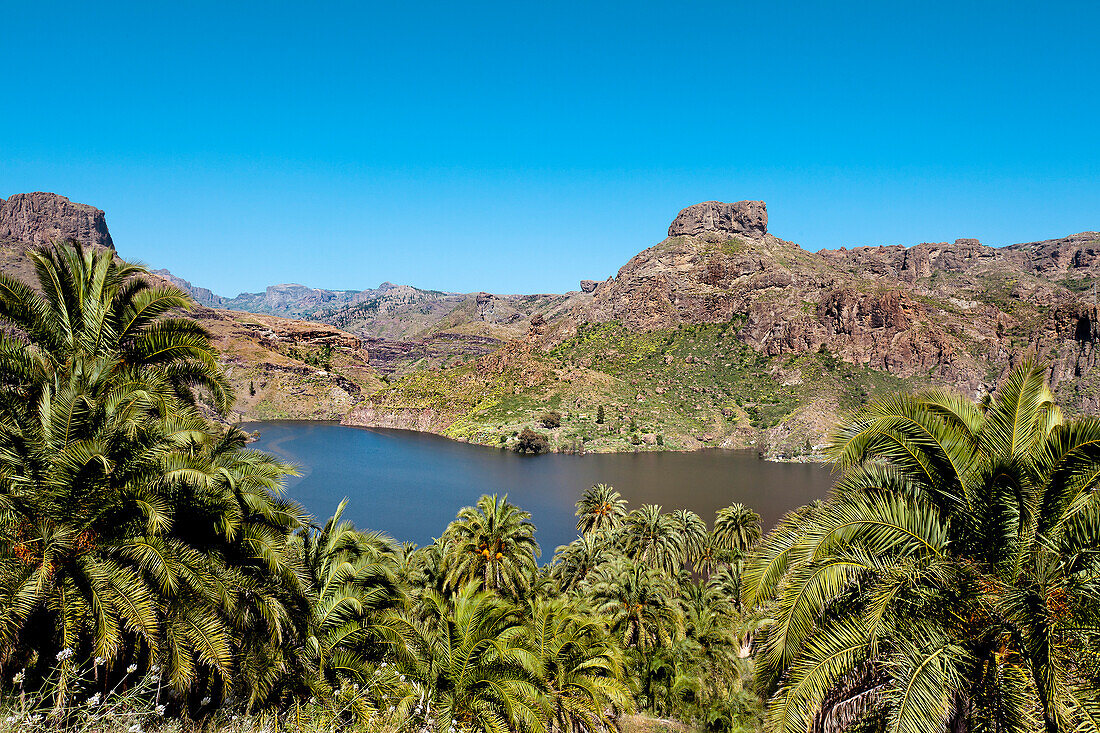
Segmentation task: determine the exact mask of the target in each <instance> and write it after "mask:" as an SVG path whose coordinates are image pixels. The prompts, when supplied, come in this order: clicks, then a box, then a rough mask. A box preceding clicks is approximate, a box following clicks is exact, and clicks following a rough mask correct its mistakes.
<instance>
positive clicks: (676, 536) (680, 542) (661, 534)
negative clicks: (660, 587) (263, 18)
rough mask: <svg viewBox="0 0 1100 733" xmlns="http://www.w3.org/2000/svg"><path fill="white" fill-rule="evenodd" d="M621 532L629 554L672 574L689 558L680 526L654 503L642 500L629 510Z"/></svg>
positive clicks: (624, 545) (625, 548)
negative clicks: (640, 504) (633, 508)
mask: <svg viewBox="0 0 1100 733" xmlns="http://www.w3.org/2000/svg"><path fill="white" fill-rule="evenodd" d="M621 534H622V538H623V548H624V550H625V551H626V553H627V554H628V555H629V556H630V557H632V558H634V559H635V560H637V561H638V562H641V563H644V564H646V565H649V566H650V567H653V568H660V569H661V570H664V571H665V572H666V573H668V574H669V575H674V574H676V573H678V572H679V571H680V568H682V567H683V566H684V563H685V562H686V560H687V557H686V553H685V548H684V533H683V531H682V528H681V526H680V525H679V524H678V523H677V521H676V520H675V519H673V517H672V516H671V515H669V514H663V513H662V512H661V507H659V506H656V505H654V504H643V505H642V506H641V507H639V508H638V509H635V510H634V511H632V512H630V514H628V515H627V517H626V522H625V524H624V526H623V528H622V530H621Z"/></svg>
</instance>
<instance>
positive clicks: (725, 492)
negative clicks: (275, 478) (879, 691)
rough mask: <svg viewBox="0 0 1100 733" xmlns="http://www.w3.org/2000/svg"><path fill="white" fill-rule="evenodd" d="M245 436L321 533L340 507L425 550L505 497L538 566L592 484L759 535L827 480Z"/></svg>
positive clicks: (723, 466) (328, 438)
mask: <svg viewBox="0 0 1100 733" xmlns="http://www.w3.org/2000/svg"><path fill="white" fill-rule="evenodd" d="M242 427H243V428H244V429H245V430H248V431H259V433H260V438H259V440H258V441H257V442H255V443H253V444H252V446H251V447H254V448H257V449H259V450H263V451H267V452H269V453H273V454H275V455H277V456H278V457H279V458H281V459H283V460H286V461H290V462H291V463H294V464H295V465H296V466H297V467H298V469H299V470H300V471H301V474H302V475H301V476H299V477H291V478H290V479H289V480H288V482H287V489H288V493H289V496H290V497H291V498H293V499H295V500H296V501H298V502H300V503H301V504H302V505H303V506H305V508H306V510H307V511H309V512H310V513H311V514H313V515H314V516H315V517H317V518H318V520H319V522H321V523H323V522H324V520H325V519H326V518H327V517H329V516H330V515H331V514H332V512H333V511H334V510H335V509H336V506H337V505H338V504H339V503H340V501H341V499H343V498H344V497H345V496H346V497H348V499H349V503H348V508H347V510H346V511H345V514H344V516H345V518H346V519H350V520H351V521H352V522H354V523H355V526H356V527H358V528H359V529H373V530H380V531H383V532H385V533H386V534H388V535H390V536H391V537H394V538H395V539H397V540H399V541H411V542H415V543H417V544H418V545H423V544H426V543H430V542H431V541H432V539H433V538H435V537H438V536H440V534H442V533H443V530H444V529H445V528H446V527H447V524H448V523H449V522H450V521H451V520H452V519H454V517H455V514H457V513H458V510H459V509H460V508H461V507H463V506H468V505H472V504H474V503H476V502H477V499H478V497H480V496H481V495H482V494H500V495H503V494H507V495H508V499H509V501H511V502H512V503H513V504H516V505H517V506H519V507H521V508H523V509H525V510H527V511H529V512H531V515H532V516H531V520H532V521H533V522H534V523H535V526H536V527H537V529H538V531H537V532H536V535H535V537H536V539H537V540H538V541H539V544H540V546H541V547H542V556H543V560H548V559H549V558H550V557H551V556H552V555H553V553H554V548H555V547H557V546H558V545H562V544H565V543H567V542H569V541H571V540H572V539H574V538H575V537H576V536H577V531H576V521H577V520H576V517H575V516H574V512H575V511H576V507H575V506H574V504H575V503H576V501H577V499H579V498H580V496H581V494H583V493H584V490H585V489H587V488H588V487H590V486H592V485H593V484H596V483H605V484H611V485H612V486H614V487H615V488H616V489H617V490H618V491H619V493H621V494H622V495H623V498H624V499H626V500H627V501H628V502H629V504H628V509H633V508H636V507H638V506H640V505H642V504H659V505H661V506H662V507H664V510H665V511H673V510H675V509H681V508H683V509H690V510H692V511H694V512H696V513H697V514H698V515H699V516H701V517H702V518H703V519H704V520H705V521H706V522H707V524H708V525H711V524H713V521H714V513H715V511H716V510H718V509H720V508H722V507H724V506H728V505H729V504H731V503H732V502H735V501H740V502H742V503H743V504H745V505H747V506H749V507H750V508H752V509H753V510H755V511H756V512H757V513H759V514H760V516H761V518H762V521H763V525H764V529H765V531H766V530H767V529H769V528H770V527H772V526H774V525H775V523H776V522H777V521H778V520H779V519H780V518H781V517H782V516H783V515H784V514H785V513H787V512H788V511H790V510H792V509H795V508H797V507H799V506H801V505H803V504H806V503H808V502H810V501H813V500H814V499H820V498H824V496H825V495H826V493H827V492H828V490H829V487H830V486H831V485H832V481H833V477H832V474H831V472H830V470H829V469H828V467H826V466H822V465H819V464H812V463H771V462H768V461H762V460H760V459H759V458H757V456H756V454H755V453H752V452H748V451H726V450H716V449H715V450H704V451H696V452H691V453H674V452H660V453H604V454H589V455H586V456H570V455H562V454H549V455H541V456H525V455H519V454H517V453H513V452H511V451H505V450H499V449H496V448H489V447H485V446H479V445H469V444H467V443H458V442H456V441H452V440H448V439H446V438H441V437H439V436H436V435H431V434H428V433H416V432H410V431H405V430H377V429H364V428H353V427H345V426H342V425H339V424H337V423H331V422H299V421H273V422H257V423H247V424H245V425H242Z"/></svg>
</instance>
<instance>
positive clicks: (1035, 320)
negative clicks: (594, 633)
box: [348, 201, 1100, 455]
mask: <svg viewBox="0 0 1100 733" xmlns="http://www.w3.org/2000/svg"><path fill="white" fill-rule="evenodd" d="M668 235H669V236H668V237H667V238H666V239H665V240H663V241H662V242H660V243H659V244H657V245H655V246H653V247H650V248H649V249H646V250H644V251H642V252H641V253H639V254H638V255H636V256H635V257H634V258H632V259H631V260H630V261H629V262H628V263H627V264H626V265H624V266H623V268H622V269H620V271H619V272H618V274H617V275H616V276H615V277H614V278H611V279H610V280H608V281H606V282H603V283H593V284H591V286H590V287H585V288H583V291H587V292H582V294H581V297H576V298H573V299H572V300H571V302H570V303H569V305H568V307H565V308H559V309H557V310H555V311H553V312H548V313H546V314H543V313H537V314H536V316H535V319H534V320H533V321H532V326H531V328H530V329H529V331H528V333H527V334H526V335H525V336H524V338H523V339H520V340H517V341H515V342H512V343H510V344H509V345H508V346H507V347H505V348H504V349H501V350H500V351H498V352H495V353H494V354H491V355H487V356H484V357H481V358H479V359H478V360H477V361H475V362H473V363H471V364H468V365H464V366H462V367H458V368H455V369H452V370H444V371H442V372H439V373H438V374H431V375H423V374H421V375H411V376H409V377H407V378H406V379H405V380H403V381H399V382H397V383H395V384H393V385H392V386H390V387H388V388H387V389H384V390H382V391H381V392H379V393H377V394H375V395H373V396H372V397H371V398H370V399H369V400H367V401H366V402H364V403H363V404H362V405H361V406H359V407H358V408H357V409H356V410H355V411H353V412H352V414H351V415H349V417H348V421H349V422H354V423H356V424H372V423H374V422H377V423H378V424H395V423H400V422H402V421H403V420H405V421H409V422H414V423H417V424H431V425H432V426H433V429H435V430H438V431H441V432H444V433H446V434H449V435H452V436H454V437H462V438H464V439H468V440H474V441H477V442H484V443H497V442H503V443H505V444H507V443H508V442H509V441H510V440H511V436H512V434H513V433H514V432H515V431H516V430H518V429H521V428H522V427H524V426H527V425H530V424H532V423H535V422H537V421H538V415H539V413H540V412H541V411H545V410H547V409H554V410H556V411H564V414H565V418H564V419H563V421H562V427H560V428H554V429H553V431H552V432H553V436H552V437H553V439H554V442H555V443H556V444H557V445H558V446H565V447H567V448H573V447H576V446H578V445H579V446H585V447H586V448H589V449H591V448H597V449H608V448H622V447H624V446H628V445H642V446H644V445H646V444H647V443H650V442H654V443H655V442H657V440H658V437H659V438H660V442H661V443H663V444H664V445H666V446H673V447H682V448H691V447H700V446H705V445H724V446H729V447H738V446H746V447H747V446H755V447H763V449H764V450H765V451H767V452H770V453H773V454H783V455H790V454H792V453H800V452H806V451H807V450H808V449H810V450H812V446H813V445H815V444H819V443H820V442H822V441H823V440H824V438H825V435H826V433H827V430H828V428H829V426H830V425H831V424H832V423H833V421H834V420H835V418H836V416H837V415H838V414H839V413H840V412H842V411H843V410H846V409H850V408H852V407H855V406H858V404H860V403H862V402H864V401H866V400H867V399H869V398H870V397H872V396H873V395H875V394H879V393H883V392H886V391H890V390H896V389H901V388H914V387H920V386H922V385H947V386H950V387H952V388H955V389H958V390H960V391H962V392H965V393H967V394H968V395H970V396H979V395H981V394H983V393H985V392H988V391H989V390H991V389H992V388H993V386H994V385H995V384H996V382H997V380H998V378H999V377H1000V376H1001V375H1002V374H1003V373H1004V372H1005V371H1006V370H1007V369H1008V368H1009V367H1010V366H1011V365H1012V364H1013V363H1015V362H1017V361H1019V360H1020V359H1024V358H1038V359H1042V360H1044V361H1045V362H1046V363H1048V364H1049V365H1050V379H1051V383H1052V385H1053V386H1054V388H1055V389H1056V391H1057V392H1058V394H1059V396H1060V398H1061V399H1062V401H1063V404H1064V405H1066V406H1067V407H1068V408H1069V409H1071V410H1076V411H1081V412H1088V413H1095V412H1098V411H1100V402H1098V395H1100V378H1098V377H1100V372H1097V371H1095V370H1094V369H1093V367H1094V366H1095V361H1096V356H1095V336H1094V332H1096V331H1097V326H1096V319H1097V307H1096V303H1095V300H1094V298H1093V296H1092V288H1093V283H1094V282H1095V280H1096V277H1097V274H1098V268H1100V263H1097V262H1096V257H1095V253H1096V252H1097V251H1098V248H1100V234H1097V233H1095V232H1083V233H1081V234H1076V235H1072V236H1069V237H1064V238H1061V239H1055V240H1048V241H1045V242H1034V243H1025V244H1018V245H1013V246H1011V247H1006V248H993V247H987V246H984V245H981V244H980V243H979V242H977V241H976V240H973V239H959V240H957V241H955V242H954V243H935V244H932V243H926V244H920V245H917V246H914V247H908V248H906V247H901V246H885V247H860V248H855V249H850V250H849V249H841V250H822V251H819V252H809V251H807V250H804V249H802V248H801V247H799V246H798V245H796V244H794V243H792V242H788V241H785V240H782V239H779V238H778V237H775V236H773V235H772V234H770V233H769V232H768V219H767V209H766V206H765V204H764V203H763V202H759V201H744V202H738V203H721V202H713V201H712V202H705V203H702V204H697V205H695V206H691V207H688V208H686V209H684V210H683V211H681V212H680V214H679V215H678V216H677V217H676V219H675V221H673V223H672V225H671V226H670V227H669V231H668ZM479 385H482V388H481V389H480V391H479V387H478V386H479ZM600 406H603V407H604V412H605V414H606V415H611V416H613V417H611V418H608V419H606V420H605V423H603V424H595V423H594V422H593V415H595V414H596V413H597V412H598V410H599V407H600ZM563 408H564V409H563Z"/></svg>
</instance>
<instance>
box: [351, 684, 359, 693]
mask: <svg viewBox="0 0 1100 733" xmlns="http://www.w3.org/2000/svg"><path fill="white" fill-rule="evenodd" d="M351 689H353V690H355V691H356V692H359V683H356V684H354V685H352V686H351Z"/></svg>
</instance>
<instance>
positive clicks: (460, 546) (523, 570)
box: [444, 494, 539, 596]
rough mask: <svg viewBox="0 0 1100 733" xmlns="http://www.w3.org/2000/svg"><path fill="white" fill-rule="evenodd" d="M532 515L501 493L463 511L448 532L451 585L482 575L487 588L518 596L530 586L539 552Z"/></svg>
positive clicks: (483, 497) (482, 583)
mask: <svg viewBox="0 0 1100 733" xmlns="http://www.w3.org/2000/svg"><path fill="white" fill-rule="evenodd" d="M530 519H531V515H530V513H528V512H525V511H523V510H522V509H519V508H518V507H516V506H515V505H513V504H510V503H509V502H508V497H507V496H504V497H503V498H498V497H497V496H496V494H494V495H492V496H482V497H481V498H480V499H478V502H477V506H476V507H464V508H463V509H462V510H460V511H459V513H458V517H457V518H456V519H455V520H454V521H453V522H451V524H450V526H448V527H447V531H446V532H445V533H444V538H445V540H446V542H447V546H448V552H447V563H448V571H447V581H448V583H449V584H450V586H451V587H452V588H457V587H461V586H463V585H465V584H466V583H467V582H469V581H471V580H477V581H478V582H479V584H480V586H481V587H483V588H486V589H489V590H494V591H498V592H507V593H511V594H513V595H515V596H518V595H519V594H520V593H521V592H522V591H523V590H524V589H525V588H526V587H527V586H528V585H529V582H530V578H531V576H532V575H533V574H534V573H535V571H536V563H535V558H536V557H537V556H538V554H539V545H538V543H537V542H536V541H535V526H534V525H533V524H531V522H530Z"/></svg>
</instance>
